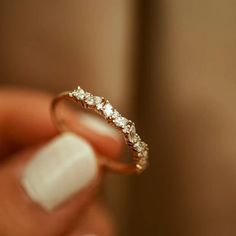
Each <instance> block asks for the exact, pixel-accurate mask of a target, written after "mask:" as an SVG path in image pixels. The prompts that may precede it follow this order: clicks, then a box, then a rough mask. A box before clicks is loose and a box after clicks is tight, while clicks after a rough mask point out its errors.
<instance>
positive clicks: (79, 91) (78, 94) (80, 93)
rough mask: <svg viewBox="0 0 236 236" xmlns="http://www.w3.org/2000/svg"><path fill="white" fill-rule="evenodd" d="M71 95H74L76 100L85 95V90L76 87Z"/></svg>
mask: <svg viewBox="0 0 236 236" xmlns="http://www.w3.org/2000/svg"><path fill="white" fill-rule="evenodd" d="M72 96H74V97H76V98H77V99H78V100H82V99H84V97H85V91H84V90H83V89H81V88H80V87H78V89H77V90H75V91H73V92H72Z"/></svg>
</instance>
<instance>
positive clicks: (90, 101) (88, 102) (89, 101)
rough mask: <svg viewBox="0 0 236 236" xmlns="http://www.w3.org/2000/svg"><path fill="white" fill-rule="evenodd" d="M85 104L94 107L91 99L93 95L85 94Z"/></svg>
mask: <svg viewBox="0 0 236 236" xmlns="http://www.w3.org/2000/svg"><path fill="white" fill-rule="evenodd" d="M85 102H86V103H87V104H88V105H94V98H93V95H92V94H86V99H85Z"/></svg>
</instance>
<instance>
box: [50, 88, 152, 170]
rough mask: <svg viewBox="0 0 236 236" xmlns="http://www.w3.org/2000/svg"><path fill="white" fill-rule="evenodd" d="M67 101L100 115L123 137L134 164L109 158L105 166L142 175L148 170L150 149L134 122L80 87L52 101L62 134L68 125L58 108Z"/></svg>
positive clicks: (54, 119) (56, 121)
mask: <svg viewBox="0 0 236 236" xmlns="http://www.w3.org/2000/svg"><path fill="white" fill-rule="evenodd" d="M65 99H66V100H69V101H73V102H75V103H79V104H81V105H82V107H83V108H85V109H90V110H93V111H95V112H96V113H98V114H100V115H101V116H102V117H103V118H104V119H105V120H106V121H107V123H109V124H110V125H112V126H113V127H115V128H116V129H117V130H118V131H119V132H120V133H121V134H122V135H123V137H124V139H125V142H126V144H127V145H128V146H129V148H130V150H131V153H132V156H133V161H134V163H132V164H126V163H122V162H119V161H115V160H111V159H108V158H107V159H106V161H105V164H106V165H107V166H108V167H109V168H110V169H112V170H114V171H116V172H120V173H133V172H136V173H141V172H143V171H144V170H145V169H146V168H147V166H148V155H149V147H148V145H147V144H146V143H145V142H143V141H142V140H141V138H140V136H139V135H138V134H137V132H136V128H135V124H134V122H132V121H131V120H128V119H126V118H125V117H123V116H122V115H121V114H120V113H119V112H118V111H117V110H116V109H114V108H113V106H112V105H111V104H110V102H109V101H108V100H106V99H105V98H104V97H100V96H94V95H92V94H91V93H89V92H86V91H84V90H83V89H82V88H80V87H78V88H77V89H75V90H74V91H72V92H70V91H69V92H63V93H61V94H59V95H57V96H56V97H55V98H54V99H53V100H52V103H51V115H52V120H53V123H54V125H55V126H56V128H57V129H58V130H59V131H60V132H63V131H65V130H66V124H65V122H64V121H63V120H61V119H59V117H58V115H57V113H56V107H57V105H58V103H59V102H60V101H62V100H65Z"/></svg>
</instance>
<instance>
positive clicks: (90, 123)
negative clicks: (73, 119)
mask: <svg viewBox="0 0 236 236" xmlns="http://www.w3.org/2000/svg"><path fill="white" fill-rule="evenodd" d="M79 121H80V122H81V123H82V124H84V125H85V126H87V127H88V128H89V129H92V130H94V132H96V133H98V134H101V135H106V136H110V137H112V138H114V139H117V140H120V139H121V137H120V135H119V133H118V131H117V130H115V128H113V127H112V126H110V125H109V124H107V123H106V121H105V120H102V119H100V118H99V117H96V116H93V115H90V114H86V113H81V114H80V115H79Z"/></svg>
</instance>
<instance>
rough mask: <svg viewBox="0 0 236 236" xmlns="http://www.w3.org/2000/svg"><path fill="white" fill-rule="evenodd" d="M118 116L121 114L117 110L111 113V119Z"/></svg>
mask: <svg viewBox="0 0 236 236" xmlns="http://www.w3.org/2000/svg"><path fill="white" fill-rule="evenodd" d="M120 116H121V114H120V113H119V112H118V111H117V110H115V111H114V113H113V115H112V118H113V119H116V118H118V117H120Z"/></svg>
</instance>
